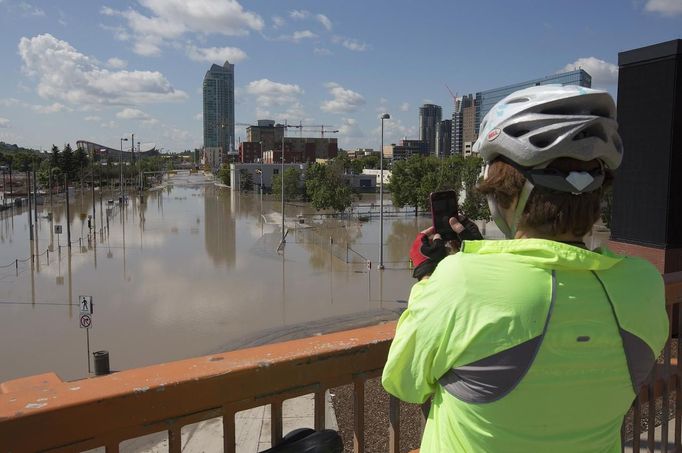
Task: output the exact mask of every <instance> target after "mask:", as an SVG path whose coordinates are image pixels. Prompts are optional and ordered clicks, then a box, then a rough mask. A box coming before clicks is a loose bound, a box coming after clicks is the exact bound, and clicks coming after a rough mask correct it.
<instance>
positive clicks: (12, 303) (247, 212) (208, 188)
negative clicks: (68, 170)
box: [0, 175, 428, 381]
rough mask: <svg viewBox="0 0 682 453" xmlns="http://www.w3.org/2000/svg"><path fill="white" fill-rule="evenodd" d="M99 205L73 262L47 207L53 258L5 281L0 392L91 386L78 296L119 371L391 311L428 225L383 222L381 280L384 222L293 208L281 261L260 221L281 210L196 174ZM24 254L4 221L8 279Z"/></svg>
mask: <svg viewBox="0 0 682 453" xmlns="http://www.w3.org/2000/svg"><path fill="white" fill-rule="evenodd" d="M99 195H100V196H96V197H95V203H96V209H98V210H99V212H96V214H95V218H96V220H97V221H96V222H95V224H94V229H93V230H92V231H90V229H89V228H88V227H87V214H86V215H85V221H84V220H83V216H82V215H81V214H83V213H88V212H92V211H91V210H92V197H85V196H83V197H81V196H80V195H77V196H76V197H74V200H73V201H72V203H71V209H70V210H69V211H70V212H69V214H70V215H69V217H70V219H69V221H70V222H71V231H72V238H71V240H72V242H74V245H73V246H72V248H71V249H69V248H68V247H66V242H67V241H66V234H62V235H56V234H54V230H53V226H54V225H63V227H64V228H63V230H64V233H66V221H67V219H66V210H65V208H64V205H63V202H62V203H61V204H60V203H59V201H58V200H56V199H55V201H54V206H53V219H52V222H50V221H49V220H47V219H46V218H45V215H46V214H47V212H48V211H49V209H50V208H49V205H39V206H38V209H39V216H38V217H39V219H38V236H37V238H36V241H35V244H34V247H37V248H38V250H39V252H40V253H42V252H44V250H41V249H50V250H52V251H51V252H50V253H49V259H48V257H47V255H46V254H44V255H42V256H40V257H38V260H39V262H36V263H34V264H35V265H34V266H33V267H31V263H30V261H28V262H20V263H19V264H18V266H17V267H16V268H15V266H14V265H12V266H11V267H8V268H0V332H2V334H0V335H2V337H1V339H2V340H3V343H4V344H5V345H6V346H5V347H3V348H0V363H12V367H2V368H0V381H5V380H8V379H12V378H16V377H19V376H24V375H28V374H36V373H42V372H47V371H55V372H57V373H58V374H59V375H60V376H61V377H62V378H64V379H73V378H77V377H82V376H84V375H86V374H87V363H86V362H85V335H84V332H83V331H82V329H80V328H79V326H78V310H77V308H75V307H74V305H73V304H74V301H75V298H76V297H77V296H78V295H81V294H83V295H92V296H93V298H94V303H95V313H94V315H93V328H92V330H91V332H90V341H91V349H92V350H93V351H94V350H98V349H106V350H108V351H110V354H111V363H112V367H113V368H115V369H124V368H130V367H136V366H142V365H147V364H151V363H158V362H162V361H167V360H175V359H179V358H183V357H189V356H193V355H198V354H205V353H208V352H209V351H215V350H219V349H220V348H221V347H223V345H226V344H228V343H230V342H232V341H234V340H235V339H239V338H243V337H244V336H246V335H249V336H253V335H254V334H255V333H256V332H260V331H263V330H266V329H273V328H277V327H283V326H290V325H293V324H299V323H304V322H309V321H314V320H319V319H323V318H329V317H333V316H341V315H350V314H353V313H361V312H366V311H368V310H376V309H379V308H390V309H394V308H396V307H399V306H401V305H400V304H398V303H396V301H397V300H404V299H406V298H407V295H408V293H409V289H410V286H411V284H412V281H411V279H410V275H409V273H410V271H409V269H408V268H407V267H408V266H407V250H408V249H409V245H410V243H411V240H412V237H414V233H415V232H416V231H417V229H418V228H419V227H418V226H417V224H419V223H420V222H421V221H422V220H423V219H421V218H420V219H419V220H418V221H417V222H415V220H414V218H413V217H411V216H409V215H407V216H402V217H395V218H391V217H388V218H386V219H385V225H386V231H387V232H390V233H389V236H388V237H387V238H386V250H387V251H388V255H387V256H388V257H389V259H390V261H391V262H392V264H391V266H387V270H385V271H383V272H379V271H378V270H376V261H377V258H378V250H379V248H378V243H379V226H378V217H377V218H376V219H375V218H374V217H372V218H371V219H370V220H369V221H367V222H358V221H357V219H347V218H343V219H341V218H330V217H325V216H321V215H320V214H319V213H316V212H315V211H314V210H313V209H312V208H310V207H309V206H308V205H305V204H301V203H297V204H287V206H286V212H287V227H288V228H289V229H290V233H289V240H288V241H287V246H286V248H285V250H284V253H283V254H278V253H277V252H276V248H277V245H278V243H279V240H280V238H281V230H280V224H279V222H278V221H273V222H271V223H268V222H266V221H265V220H264V219H266V218H269V219H272V218H276V214H278V213H279V210H280V203H279V200H277V199H276V197H275V198H268V197H265V198H264V199H263V202H262V205H261V199H260V197H259V196H258V194H236V193H231V192H230V191H229V190H226V189H221V188H217V187H215V186H213V185H212V184H208V183H207V182H206V181H205V180H204V179H203V178H202V177H195V176H188V175H182V176H179V177H177V178H175V179H173V180H172V181H171V184H169V185H168V186H167V187H165V188H163V189H161V190H155V191H150V192H148V193H146V194H145V195H144V197H143V198H142V199H140V198H139V197H133V196H130V198H129V199H128V202H127V204H125V205H122V206H120V205H119V204H118V197H117V194H109V193H103V194H99ZM110 201H111V202H110ZM364 202H365V203H367V201H364ZM261 213H262V214H264V215H262V214H261ZM299 215H300V216H302V217H301V218H303V219H304V223H302V224H300V223H297V222H296V219H298V216H299ZM280 218H281V217H280ZM426 221H427V222H428V219H426ZM54 236H57V237H56V238H55V237H54ZM330 238H331V241H330ZM292 239H295V240H292ZM403 239H404V242H403V243H401V241H402V240H403ZM80 244H82V247H80V246H79V245H80ZM29 250H30V244H29V240H28V218H27V216H26V212H25V209H15V210H14V211H5V212H3V213H0V266H2V265H4V264H7V263H10V262H11V263H14V260H15V259H17V258H19V259H24V258H26V257H27V256H28V255H29ZM367 261H372V262H374V267H373V268H372V269H371V270H370V269H368V263H367Z"/></svg>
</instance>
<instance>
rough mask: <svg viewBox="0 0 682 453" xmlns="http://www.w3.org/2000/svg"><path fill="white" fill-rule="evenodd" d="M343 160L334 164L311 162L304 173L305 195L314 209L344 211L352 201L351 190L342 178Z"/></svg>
mask: <svg viewBox="0 0 682 453" xmlns="http://www.w3.org/2000/svg"><path fill="white" fill-rule="evenodd" d="M342 167H343V162H339V163H337V165H336V166H334V165H323V164H318V163H315V164H312V165H310V166H309V167H308V169H307V170H306V174H305V190H306V195H307V196H308V198H310V201H311V203H312V205H313V207H314V208H315V209H317V210H318V211H319V210H320V209H329V208H331V209H334V210H335V211H345V210H346V209H347V208H348V207H349V206H350V205H351V203H352V202H353V195H354V194H353V191H352V190H351V188H350V186H349V185H348V184H347V183H346V182H345V180H344V179H343V173H341V171H340V169H341V168H342Z"/></svg>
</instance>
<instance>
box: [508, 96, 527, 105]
mask: <svg viewBox="0 0 682 453" xmlns="http://www.w3.org/2000/svg"><path fill="white" fill-rule="evenodd" d="M528 101H530V99H528V98H525V97H523V98H514V99H510V100H508V101H507V104H520V103H521V102H528Z"/></svg>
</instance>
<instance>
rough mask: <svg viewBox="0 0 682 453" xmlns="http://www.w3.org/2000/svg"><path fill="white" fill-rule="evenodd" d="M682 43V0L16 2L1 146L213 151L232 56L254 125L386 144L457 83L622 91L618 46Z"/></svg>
mask: <svg viewBox="0 0 682 453" xmlns="http://www.w3.org/2000/svg"><path fill="white" fill-rule="evenodd" d="M679 38H682V0H599V1H595V0H573V1H571V2H566V1H562V2H558V1H549V0H546V1H539V0H515V1H508V0H479V1H474V0H471V1H459V0H449V1H447V0H442V1H440V0H439V1H436V0H428V1H427V0H364V1H363V0H345V1H319V0H318V1H313V0H309V1H293V0H292V1H287V0H280V1H274V0H260V1H246V0H243V1H239V2H238V1H236V0H132V1H120V0H104V1H102V0H81V1H76V0H61V1H54V0H51V1H49V0H0V61H2V65H1V67H0V141H4V142H8V143H17V144H19V145H21V146H25V147H31V148H35V149H41V148H42V149H44V150H47V149H49V148H50V147H51V146H52V145H53V144H56V145H58V146H60V147H61V146H63V145H64V144H65V143H71V144H72V145H75V142H76V141H77V140H80V139H84V140H90V141H94V142H96V143H100V144H103V145H107V146H111V147H118V146H119V144H120V139H121V138H122V137H130V134H131V133H134V134H135V141H141V142H142V143H144V144H151V143H154V144H155V145H156V146H157V148H163V150H164V151H172V152H179V151H183V150H185V149H192V148H196V147H201V146H202V143H203V132H202V95H201V86H202V80H203V77H204V75H205V73H206V71H207V70H208V69H209V68H210V66H211V65H212V64H213V63H216V64H220V65H222V64H223V63H224V62H225V60H229V61H230V62H231V63H234V64H235V99H236V102H235V116H236V121H237V122H238V123H247V124H252V123H254V122H255V121H256V120H258V119H274V120H277V121H284V120H287V121H288V123H289V124H299V123H302V124H307V125H320V124H325V125H329V126H331V127H330V128H328V129H332V130H339V132H338V133H337V134H334V136H337V137H338V139H339V145H340V146H341V147H342V148H346V149H352V148H357V147H363V148H374V149H379V146H380V142H381V134H380V130H381V129H380V120H379V119H378V117H379V114H381V113H383V112H387V113H389V114H390V115H391V119H390V120H386V121H385V123H384V125H385V134H384V142H385V143H395V142H397V141H398V140H400V139H401V138H403V137H407V138H418V136H419V132H418V130H417V126H418V112H419V106H420V105H422V104H424V103H435V104H438V105H441V106H442V107H443V117H444V119H445V118H450V116H451V115H452V105H453V101H452V97H451V95H450V93H449V91H448V87H449V88H450V89H451V90H452V92H454V93H456V94H459V95H462V94H468V93H473V92H476V91H482V90H487V89H491V88H495V87H499V86H503V85H508V84H512V83H516V82H522V81H524V80H528V79H533V78H537V77H542V76H545V75H550V74H554V73H556V72H561V71H564V70H570V69H574V68H576V67H582V68H583V69H585V70H586V71H587V72H588V73H590V74H591V75H592V81H593V87H595V88H602V89H606V90H608V91H610V92H611V93H612V94H613V95H614V97H616V96H617V78H618V66H617V64H618V52H622V51H625V50H630V49H635V48H639V47H643V46H647V45H651V44H655V43H658V42H663V41H668V40H671V39H679ZM235 133H236V136H237V138H241V139H242V140H245V139H246V132H245V128H244V127H238V128H237V129H236V131H235ZM289 133H291V134H298V132H296V131H295V130H292V131H290V132H289ZM318 134H319V133H316V132H314V131H311V132H309V133H306V135H311V136H319V135H318ZM143 146H144V145H143Z"/></svg>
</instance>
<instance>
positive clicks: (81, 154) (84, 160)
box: [73, 147, 88, 189]
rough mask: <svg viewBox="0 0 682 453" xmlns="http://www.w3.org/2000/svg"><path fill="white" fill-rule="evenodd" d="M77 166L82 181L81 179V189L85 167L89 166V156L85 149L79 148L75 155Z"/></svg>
mask: <svg viewBox="0 0 682 453" xmlns="http://www.w3.org/2000/svg"><path fill="white" fill-rule="evenodd" d="M73 157H74V161H75V166H76V168H77V169H78V172H79V175H80V179H81V189H82V188H83V167H85V166H86V165H87V164H88V155H87V154H86V153H85V150H84V149H83V148H80V147H79V148H78V149H77V150H76V152H75V153H74V156H73Z"/></svg>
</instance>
